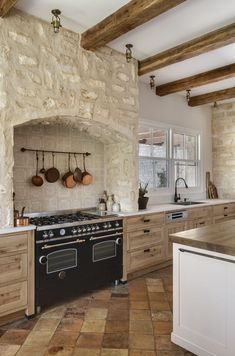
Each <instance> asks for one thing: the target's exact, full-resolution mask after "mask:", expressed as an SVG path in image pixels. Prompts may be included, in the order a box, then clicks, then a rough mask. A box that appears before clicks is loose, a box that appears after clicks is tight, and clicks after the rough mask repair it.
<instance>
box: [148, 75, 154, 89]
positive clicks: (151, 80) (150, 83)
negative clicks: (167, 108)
mask: <svg viewBox="0 0 235 356" xmlns="http://www.w3.org/2000/svg"><path fill="white" fill-rule="evenodd" d="M155 77H156V76H155V75H150V77H149V78H150V80H149V86H150V89H151V90H153V89H154V88H155Z"/></svg>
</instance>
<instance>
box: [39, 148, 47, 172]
mask: <svg viewBox="0 0 235 356" xmlns="http://www.w3.org/2000/svg"><path fill="white" fill-rule="evenodd" d="M45 172H46V170H45V152H44V151H42V168H41V169H40V173H42V174H44V173H45Z"/></svg>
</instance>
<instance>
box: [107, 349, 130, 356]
mask: <svg viewBox="0 0 235 356" xmlns="http://www.w3.org/2000/svg"><path fill="white" fill-rule="evenodd" d="M101 356H128V349H126V350H124V349H120V350H118V349H102V350H101Z"/></svg>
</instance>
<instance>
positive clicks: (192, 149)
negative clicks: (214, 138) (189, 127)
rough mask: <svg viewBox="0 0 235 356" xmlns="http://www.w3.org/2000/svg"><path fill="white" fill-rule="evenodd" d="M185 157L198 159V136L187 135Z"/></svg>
mask: <svg viewBox="0 0 235 356" xmlns="http://www.w3.org/2000/svg"><path fill="white" fill-rule="evenodd" d="M184 159H190V160H194V159H196V136H185V157H184Z"/></svg>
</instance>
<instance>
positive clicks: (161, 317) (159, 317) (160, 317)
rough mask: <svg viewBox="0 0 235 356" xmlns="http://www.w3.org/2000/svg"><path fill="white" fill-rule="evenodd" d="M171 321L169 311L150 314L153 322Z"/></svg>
mask: <svg viewBox="0 0 235 356" xmlns="http://www.w3.org/2000/svg"><path fill="white" fill-rule="evenodd" d="M172 319H173V315H172V312H171V311H159V312H156V313H152V320H153V321H171V320H172Z"/></svg>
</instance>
